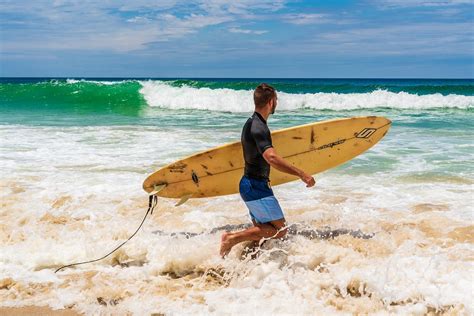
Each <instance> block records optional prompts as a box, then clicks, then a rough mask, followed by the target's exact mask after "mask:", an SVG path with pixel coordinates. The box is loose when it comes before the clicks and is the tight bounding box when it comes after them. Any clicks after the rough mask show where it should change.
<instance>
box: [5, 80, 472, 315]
mask: <svg viewBox="0 0 474 316" xmlns="http://www.w3.org/2000/svg"><path fill="white" fill-rule="evenodd" d="M260 82H268V83H270V84H272V85H274V86H275V88H276V89H277V90H278V100H279V103H278V107H277V110H276V113H275V115H273V116H271V118H270V119H269V121H268V124H269V127H270V129H271V130H277V129H280V128H284V127H289V126H296V125H300V124H305V123H310V122H315V121H322V120H327V119H335V118H344V117H351V116H366V115H377V116H384V117H387V118H389V119H390V120H392V122H393V125H392V127H391V129H390V131H389V132H388V134H387V135H386V136H385V138H383V139H382V140H381V141H380V143H378V144H377V145H376V146H374V147H373V148H371V149H370V150H369V151H368V152H366V153H364V154H363V155H361V156H359V157H357V158H355V159H353V160H351V161H350V162H348V163H346V164H344V165H342V166H340V167H337V168H334V169H331V170H328V171H326V172H324V173H321V174H318V175H316V176H315V178H316V186H315V187H313V188H310V189H307V188H306V187H305V185H304V184H303V183H302V182H301V181H295V182H292V183H288V184H285V185H281V186H276V187H274V188H273V189H274V192H275V195H276V197H277V198H278V199H279V201H280V204H281V205H282V207H283V209H284V212H285V216H286V219H287V221H288V223H289V224H294V225H296V226H297V227H303V228H305V229H314V230H329V231H331V230H341V229H342V230H347V231H351V232H357V231H359V232H362V233H363V234H367V235H368V236H370V238H358V236H357V234H342V235H339V236H335V237H334V238H323V237H320V238H313V239H310V238H306V237H305V236H300V235H290V236H289V238H288V240H284V241H276V240H275V241H274V240H272V241H269V242H267V243H266V244H265V245H264V246H263V247H262V250H261V252H260V256H259V257H258V258H257V259H255V260H250V259H249V258H245V259H241V258H240V252H241V251H242V249H243V245H238V246H236V247H235V248H234V249H233V251H232V252H231V253H230V255H229V257H228V258H226V259H225V260H223V259H221V258H220V257H219V255H218V252H219V242H220V235H221V233H222V231H221V230H216V229H215V228H216V227H221V226H224V225H239V224H243V223H248V222H249V219H248V214H247V210H246V208H245V205H244V203H243V202H242V201H241V199H240V197H239V196H238V195H230V196H223V197H215V198H209V199H194V200H193V199H192V200H189V201H188V202H187V203H186V204H184V205H182V206H180V207H177V208H175V207H174V203H176V201H174V200H168V199H159V201H158V206H157V208H156V209H155V212H154V213H153V215H151V217H149V218H148V219H147V221H146V222H145V224H144V226H143V228H142V230H141V231H140V232H139V233H138V235H137V236H136V237H135V238H134V239H132V240H131V241H130V242H128V243H127V244H126V245H125V246H124V247H123V248H121V249H120V250H118V251H117V252H115V253H114V254H112V255H111V256H110V257H108V258H107V259H105V260H102V261H99V262H95V263H91V264H88V265H81V266H77V267H75V268H67V269H65V270H63V271H61V272H59V273H57V274H55V273H54V269H55V268H57V267H59V266H61V265H65V264H68V263H72V262H77V261H85V260H90V259H94V258H97V257H100V256H102V255H104V254H105V253H107V252H108V251H109V250H111V249H113V248H114V247H115V246H117V245H118V244H120V243H121V242H123V241H124V240H126V239H127V238H128V236H129V235H130V234H132V233H133V232H134V230H135V229H136V227H137V226H138V225H139V224H140V221H141V220H142V218H143V216H144V214H145V211H146V209H147V206H148V198H147V195H146V193H145V192H144V191H143V190H142V188H141V185H142V182H143V180H144V179H145V177H146V176H147V175H148V174H149V173H151V172H153V171H155V170H157V169H159V168H160V167H162V166H164V165H165V164H168V163H170V162H173V161H175V160H177V159H180V158H182V157H185V156H188V155H191V154H193V153H195V152H198V151H201V150H205V149H209V148H212V147H214V146H217V145H220V144H223V143H226V142H232V141H236V140H239V139H240V132H241V129H242V126H243V124H244V122H245V121H246V119H247V118H248V117H249V116H250V115H251V113H252V111H253V102H252V90H253V89H254V88H255V86H257V85H258V84H259V83H260ZM473 109H474V81H473V80H427V79H424V80H421V79H420V80H413V79H412V80H404V79H403V80H402V79H396V80H395V79H391V80H388V79H370V80H369V79H266V80H265V79H261V80H259V79H196V80H191V79H175V80H172V79H126V78H124V79H47V78H44V79H41V78H34V79H32V78H24V79H19V78H16V79H8V78H4V79H1V81H0V170H1V172H0V188H1V191H0V199H1V202H0V228H1V229H0V302H1V303H0V305H2V306H24V305H49V306H51V307H52V308H72V309H74V310H76V311H78V312H83V313H86V314H114V315H115V314H127V313H132V314H137V315H145V314H152V313H157V314H159V313H161V314H166V315H182V314H215V315H236V314H239V315H240V314H243V315H276V314H298V315H303V314H311V315H314V314H338V313H340V314H347V313H378V314H391V313H400V314H425V313H430V312H431V313H453V314H472V313H474V305H473V303H472V302H473V301H474V297H473V292H472V283H473V275H474V265H473V261H474V248H473V243H474V225H473V202H474V201H473V183H474V142H473V139H474V138H473V136H474V128H473V119H474V110H473ZM315 163H317V161H315ZM231 227H232V226H231ZM158 232H159V233H158ZM180 232H188V233H191V235H190V234H180Z"/></svg>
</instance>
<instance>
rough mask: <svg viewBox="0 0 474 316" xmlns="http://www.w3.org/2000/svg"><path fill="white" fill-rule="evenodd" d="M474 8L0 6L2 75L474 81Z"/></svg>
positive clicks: (417, 1) (336, 1) (361, 4)
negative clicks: (449, 79) (454, 79)
mask: <svg viewBox="0 0 474 316" xmlns="http://www.w3.org/2000/svg"><path fill="white" fill-rule="evenodd" d="M473 56H474V0H429V1H423V0H362V1H348V0H327V1H319V0H313V1H309V0H300V1H297V0H272V1H267V0H261V1H256V0H232V1H226V0H187V1H181V0H161V1H149V0H134V1H128V0H102V1H99V0H93V1H89V0H52V1H43V0H36V1H31V0H30V1H25V0H0V76H2V77H71V78H72V77H76V78H77V77H148V78H151V77H153V78H164V77H172V78H180V77H187V78H203V77H214V78H474V57H473Z"/></svg>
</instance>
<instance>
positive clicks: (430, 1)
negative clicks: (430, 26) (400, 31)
mask: <svg viewBox="0 0 474 316" xmlns="http://www.w3.org/2000/svg"><path fill="white" fill-rule="evenodd" d="M372 2H373V3H374V4H375V5H376V6H378V7H381V8H408V7H446V6H455V5H462V4H473V1H472V0H376V1H372Z"/></svg>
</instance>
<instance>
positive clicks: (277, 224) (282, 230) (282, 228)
mask: <svg viewBox="0 0 474 316" xmlns="http://www.w3.org/2000/svg"><path fill="white" fill-rule="evenodd" d="M270 224H271V225H272V226H273V227H274V228H275V229H276V231H277V233H276V235H275V238H283V237H285V236H286V233H287V232H288V228H287V227H286V221H285V219H284V218H282V219H279V220H276V221H272V222H270Z"/></svg>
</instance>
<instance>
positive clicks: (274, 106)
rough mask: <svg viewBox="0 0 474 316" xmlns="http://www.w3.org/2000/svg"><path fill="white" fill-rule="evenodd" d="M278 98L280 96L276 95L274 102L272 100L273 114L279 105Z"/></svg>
mask: <svg viewBox="0 0 474 316" xmlns="http://www.w3.org/2000/svg"><path fill="white" fill-rule="evenodd" d="M277 100H278V98H277V97H276V96H275V98H273V100H272V101H273V102H272V110H271V112H270V113H271V114H273V113H275V109H276V107H277Z"/></svg>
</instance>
